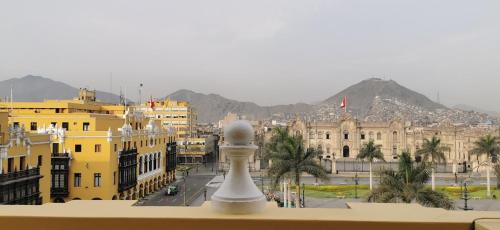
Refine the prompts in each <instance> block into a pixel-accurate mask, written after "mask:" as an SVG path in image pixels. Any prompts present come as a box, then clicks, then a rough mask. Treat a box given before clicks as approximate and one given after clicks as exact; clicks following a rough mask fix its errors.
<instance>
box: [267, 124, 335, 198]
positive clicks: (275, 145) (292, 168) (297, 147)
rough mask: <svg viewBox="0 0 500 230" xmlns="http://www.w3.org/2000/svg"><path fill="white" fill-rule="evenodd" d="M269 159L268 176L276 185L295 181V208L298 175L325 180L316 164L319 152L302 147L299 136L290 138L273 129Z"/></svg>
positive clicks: (298, 183) (268, 147)
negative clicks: (285, 179) (284, 180)
mask: <svg viewBox="0 0 500 230" xmlns="http://www.w3.org/2000/svg"><path fill="white" fill-rule="evenodd" d="M267 152H268V154H269V159H271V160H272V164H271V167H270V168H269V175H270V176H271V177H273V178H274V184H275V185H276V184H278V183H279V182H280V180H281V179H283V178H291V179H294V181H295V188H296V191H297V195H296V197H295V206H296V207H297V208H299V207H300V175H301V174H302V173H307V174H309V175H312V176H314V177H316V178H320V179H323V180H326V179H327V176H326V171H325V169H324V168H323V167H322V166H321V165H319V164H318V163H317V162H316V160H315V159H316V157H317V156H318V155H319V154H320V153H321V151H318V150H315V149H312V148H308V149H306V148H305V147H304V140H303V139H302V136H301V135H295V136H291V135H289V134H288V130H287V129H284V128H276V129H274V135H273V137H272V138H271V141H270V142H269V143H268V144H267Z"/></svg>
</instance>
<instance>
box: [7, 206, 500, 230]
mask: <svg viewBox="0 0 500 230" xmlns="http://www.w3.org/2000/svg"><path fill="white" fill-rule="evenodd" d="M134 203H135V202H134V201H71V202H68V203H65V204H48V205H42V206H21V207H12V206H0V226H1V229H16V230H24V229H51V230H58V229H61V230H63V229H93V230H109V229H110V226H113V228H116V229H124V230H125V229H131V230H135V229H164V228H165V226H168V228H169V229H183V230H191V229H192V230H200V229H203V230H220V229H238V230H255V229H259V230H267V229H273V230H290V229H353V230H357V229H360V230H364V229H366V230H370V229H384V230H399V229H406V230H413V229H415V230H416V229H425V230H443V229H453V230H469V229H484V230H490V229H491V230H492V229H498V228H496V227H498V226H499V225H500V220H499V219H496V220H495V219H494V218H500V212H474V211H471V212H460V211H446V210H443V209H435V208H423V207H420V206H418V205H412V204H410V205H408V204H367V203H366V204H359V205H356V204H353V205H351V206H350V209H325V208H320V209H311V208H304V209H278V208H277V207H276V205H275V204H274V205H271V204H268V206H267V207H266V209H265V210H264V211H263V212H262V213H259V214H251V215H226V214H218V213H214V212H213V211H212V210H211V207H210V203H205V204H204V205H203V206H202V207H138V206H133V205H134ZM482 218H484V219H482ZM487 218H490V219H487ZM41 226H43V227H41Z"/></svg>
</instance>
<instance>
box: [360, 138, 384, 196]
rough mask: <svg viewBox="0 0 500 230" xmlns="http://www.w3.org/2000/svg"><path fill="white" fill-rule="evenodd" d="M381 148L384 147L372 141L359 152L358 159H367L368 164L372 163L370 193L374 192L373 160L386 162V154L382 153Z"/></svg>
mask: <svg viewBox="0 0 500 230" xmlns="http://www.w3.org/2000/svg"><path fill="white" fill-rule="evenodd" d="M381 147H382V146H380V145H375V143H374V142H373V140H370V141H369V142H368V143H367V144H365V145H364V146H363V148H361V151H360V152H359V154H358V157H357V158H358V159H361V160H364V159H366V160H368V162H370V191H371V190H373V176H372V163H373V160H375V159H378V160H381V161H384V162H385V160H384V154H383V153H382V151H380V148H381Z"/></svg>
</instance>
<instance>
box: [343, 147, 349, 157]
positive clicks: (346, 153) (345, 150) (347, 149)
mask: <svg viewBox="0 0 500 230" xmlns="http://www.w3.org/2000/svg"><path fill="white" fill-rule="evenodd" d="M342 150H343V151H342V156H343V157H349V146H347V145H346V146H344V148H343V149H342Z"/></svg>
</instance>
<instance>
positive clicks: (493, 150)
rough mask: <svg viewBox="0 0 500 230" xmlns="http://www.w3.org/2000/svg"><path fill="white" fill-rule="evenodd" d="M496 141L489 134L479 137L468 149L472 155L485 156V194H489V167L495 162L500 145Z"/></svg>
mask: <svg viewBox="0 0 500 230" xmlns="http://www.w3.org/2000/svg"><path fill="white" fill-rule="evenodd" d="M498 144H499V143H498V141H497V138H496V137H493V136H491V135H490V134H488V135H486V136H484V137H481V138H480V139H479V140H477V141H476V142H474V148H473V149H472V150H471V151H470V153H471V154H472V155H477V156H483V155H486V157H487V159H488V160H487V161H486V164H487V169H486V178H487V195H488V196H491V189H490V168H491V163H496V162H497V155H498V153H499V152H500V147H499V146H498Z"/></svg>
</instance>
